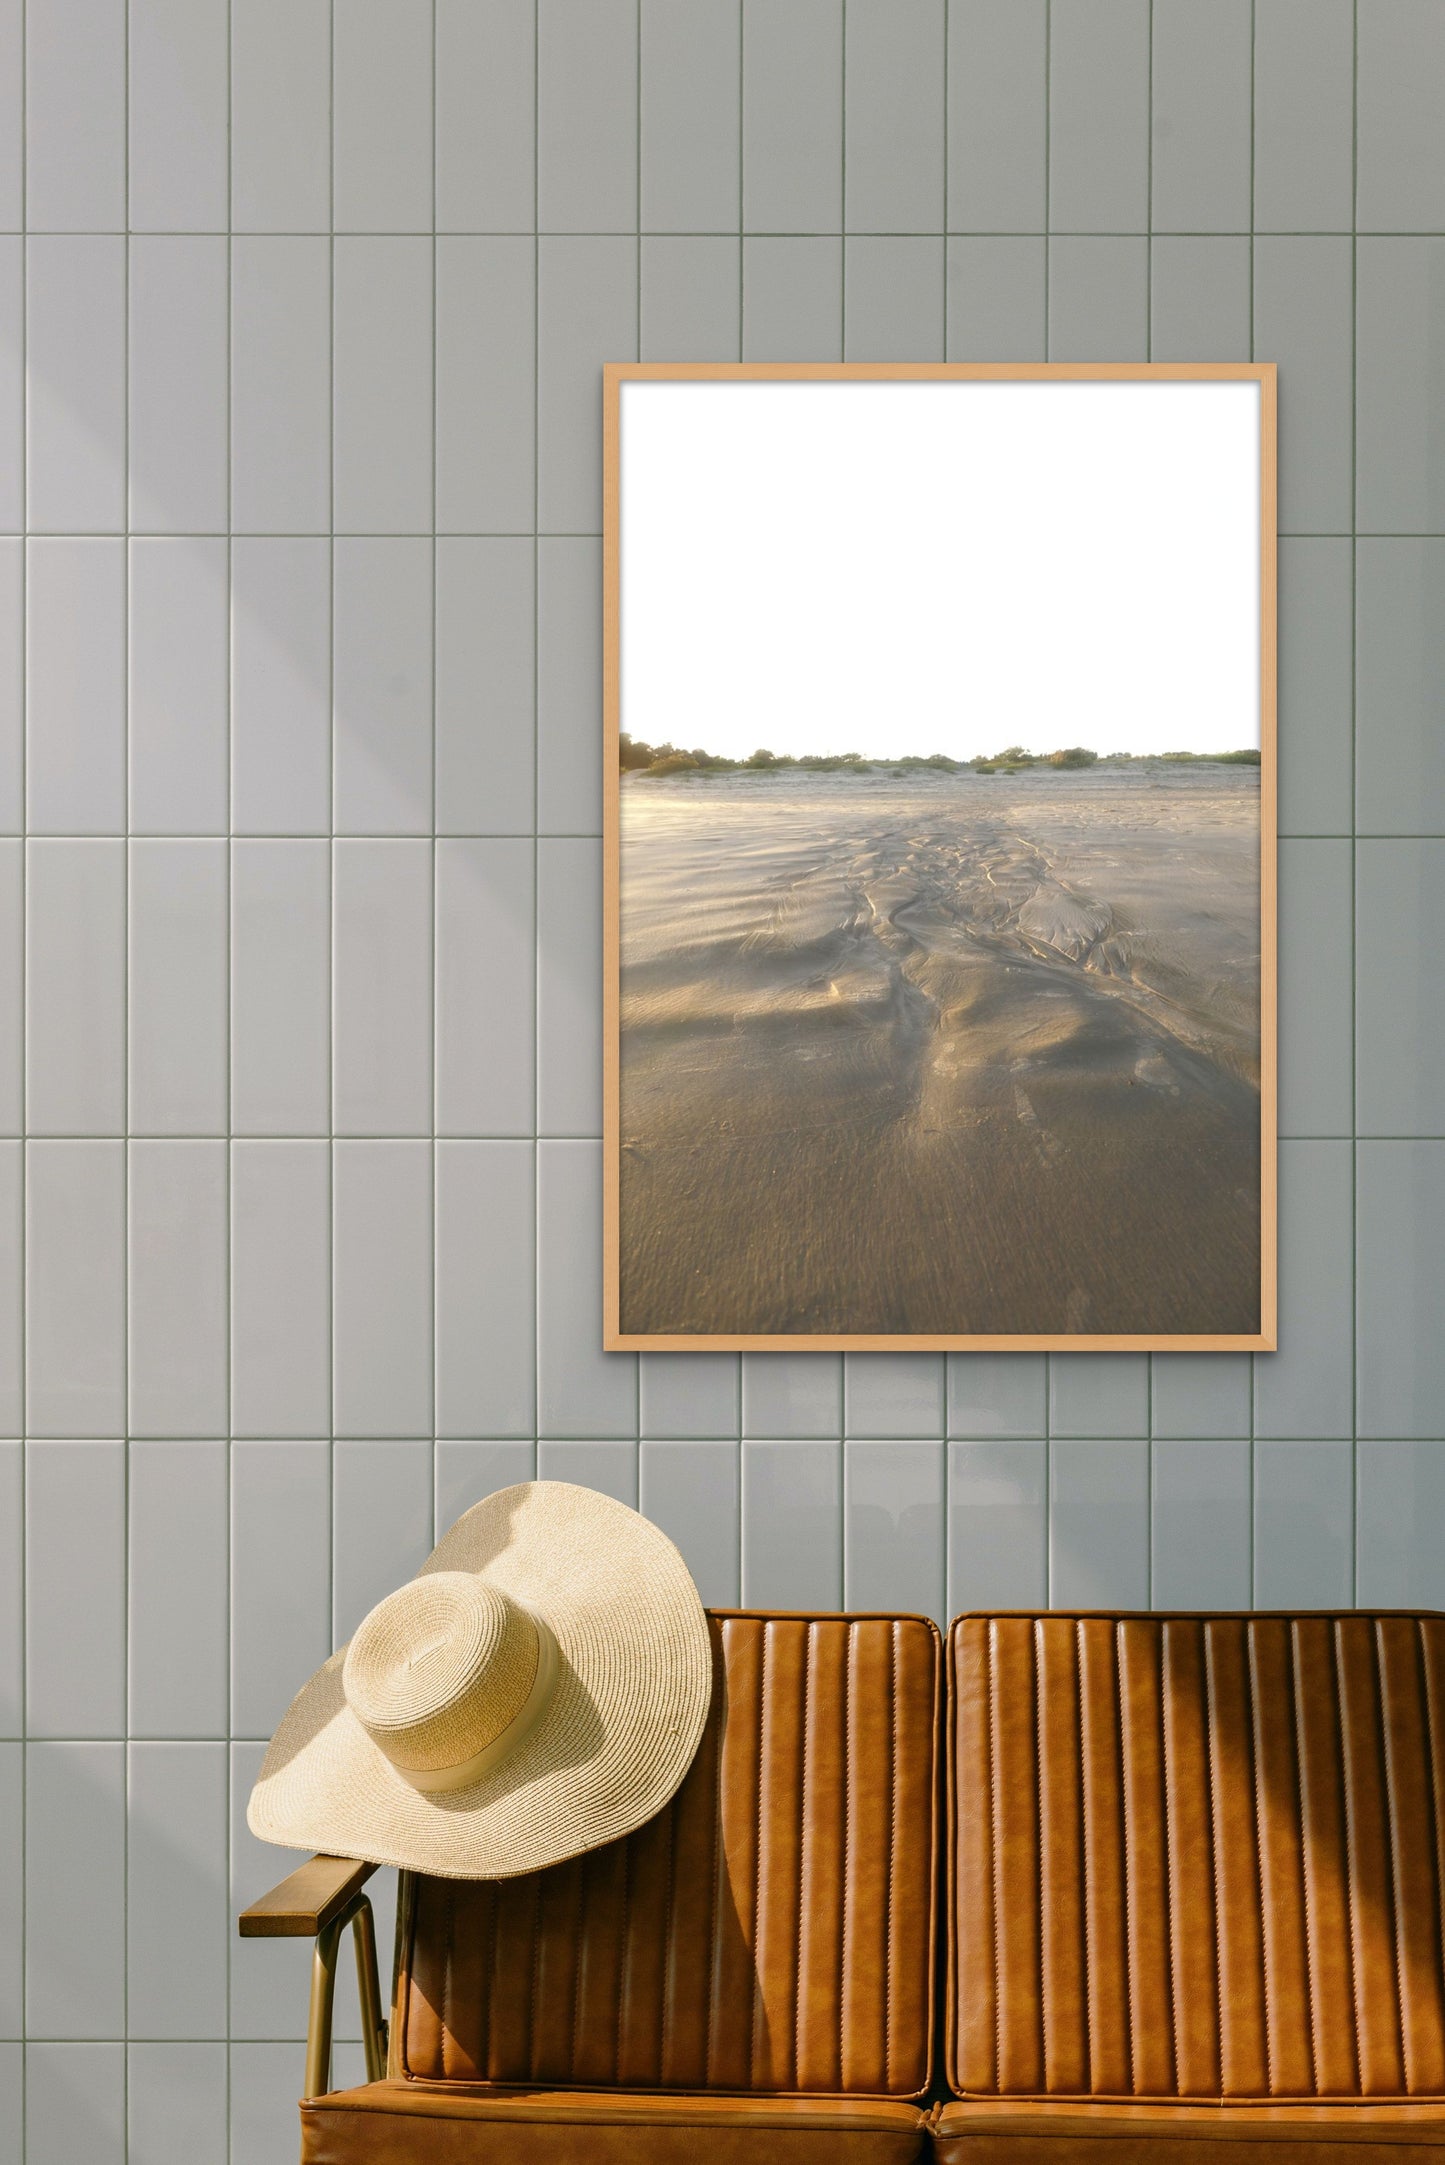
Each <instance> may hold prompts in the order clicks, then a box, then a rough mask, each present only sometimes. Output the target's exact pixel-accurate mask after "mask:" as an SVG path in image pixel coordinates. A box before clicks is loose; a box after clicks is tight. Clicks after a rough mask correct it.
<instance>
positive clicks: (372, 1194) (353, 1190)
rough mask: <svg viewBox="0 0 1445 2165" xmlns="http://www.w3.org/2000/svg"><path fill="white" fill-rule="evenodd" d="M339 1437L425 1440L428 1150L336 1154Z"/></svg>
mask: <svg viewBox="0 0 1445 2165" xmlns="http://www.w3.org/2000/svg"><path fill="white" fill-rule="evenodd" d="M335 1193H336V1201H335V1212H336V1232H335V1252H336V1295H335V1330H336V1355H335V1359H336V1384H335V1403H336V1413H335V1422H336V1427H337V1429H338V1430H339V1431H340V1432H341V1433H342V1434H345V1435H351V1436H416V1435H430V1434H431V1433H432V1318H431V1311H432V1286H431V1274H432V1146H431V1144H430V1143H425V1142H388V1143H378V1142H369V1143H363V1142H339V1143H337V1145H336V1147H335Z"/></svg>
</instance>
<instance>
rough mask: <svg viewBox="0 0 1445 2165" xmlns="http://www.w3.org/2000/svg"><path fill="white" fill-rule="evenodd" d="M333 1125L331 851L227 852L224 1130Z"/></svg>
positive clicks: (312, 844) (281, 847) (275, 845)
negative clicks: (227, 1098)
mask: <svg viewBox="0 0 1445 2165" xmlns="http://www.w3.org/2000/svg"><path fill="white" fill-rule="evenodd" d="M330 1118H331V845H330V843H329V842H321V841H271V840H263V839H262V838H260V837H255V838H253V839H251V840H248V841H238V842H234V843H233V844H232V845H231V1125H232V1130H233V1132H234V1133H235V1134H237V1135H324V1134H326V1133H327V1132H328V1130H329V1127H330Z"/></svg>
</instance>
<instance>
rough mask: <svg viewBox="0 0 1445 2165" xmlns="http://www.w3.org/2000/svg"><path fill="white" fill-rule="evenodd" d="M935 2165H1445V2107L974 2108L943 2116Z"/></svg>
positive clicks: (967, 2103)
mask: <svg viewBox="0 0 1445 2165" xmlns="http://www.w3.org/2000/svg"><path fill="white" fill-rule="evenodd" d="M1221 2144H1225V2145H1227V2147H1226V2148H1224V2149H1221V2148H1220V2145H1221ZM933 2156H934V2157H935V2158H936V2159H937V2160H938V2161H939V2165H1080V2161H1087V2165H1331V2161H1333V2165H1427V2161H1431V2160H1439V2159H1445V2100H1440V2101H1438V2102H1435V2103H1432V2104H1428V2105H1427V2104H1420V2105H1394V2104H1388V2105H1369V2104H1357V2103H1353V2102H1351V2103H1349V2104H1342V2105H1228V2104H1225V2105H1174V2104H1147V2105H1129V2104H1097V2105H1096V2104H1079V2103H1072V2102H1071V2103H1067V2104H1065V2103H1062V2102H1060V2103H1055V2102H1053V2101H1048V2102H1044V2101H1040V2102H1036V2103H1023V2102H1019V2101H1017V2100H1014V2099H1011V2098H1010V2099H1003V2098H979V2099H971V2098H966V2099H959V2100H956V2101H955V2102H953V2103H951V2104H947V2105H945V2106H944V2107H943V2108H942V2110H941V2111H940V2112H939V2113H938V2115H937V2118H936V2122H935V2136H934V2145H933Z"/></svg>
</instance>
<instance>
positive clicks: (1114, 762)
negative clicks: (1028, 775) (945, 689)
mask: <svg viewBox="0 0 1445 2165" xmlns="http://www.w3.org/2000/svg"><path fill="white" fill-rule="evenodd" d="M619 751H620V758H619V762H618V764H619V766H620V767H621V770H622V772H623V773H624V774H637V775H642V776H644V777H645V776H648V775H664V774H773V773H777V772H779V771H781V770H786V769H793V770H795V771H797V772H799V773H803V774H850V773H853V774H871V773H873V772H874V771H875V770H876V769H877V768H879V767H886V768H888V769H890V770H891V772H892V773H893V774H894V775H903V774H908V773H912V772H916V771H917V770H918V769H919V768H928V769H931V770H932V771H933V772H934V773H937V774H1018V773H1020V772H1021V771H1022V770H1023V769H1024V768H1026V767H1055V768H1058V767H1071V768H1077V767H1098V766H1105V767H1131V766H1137V767H1157V766H1165V767H1177V766H1193V765H1206V766H1216V767H1257V766H1258V765H1259V753H1258V752H1248V751H1246V752H1105V753H1103V754H1100V753H1098V752H1091V751H1089V750H1088V749H1087V748H1086V747H1085V746H1084V745H1082V744H1070V745H1067V746H1065V747H1064V749H1063V750H1061V751H1057V752H1029V751H1026V750H1025V749H1024V747H1023V745H1021V744H1010V745H1008V746H1007V747H1006V749H1005V750H1003V751H1002V752H994V753H992V754H990V755H988V756H987V757H985V756H984V755H983V754H980V755H979V756H978V757H977V758H975V759H950V758H949V756H948V754H947V753H946V752H930V753H928V754H927V755H926V756H925V757H919V756H918V755H917V754H913V753H910V754H908V755H907V756H906V757H903V758H884V759H868V758H865V757H864V755H863V753H862V752H803V753H800V754H794V753H792V752H769V751H764V750H759V751H756V752H753V753H750V755H749V756H748V758H746V759H726V758H724V757H723V755H722V754H721V753H719V752H704V751H701V750H698V749H696V748H694V749H693V750H692V751H690V752H685V751H680V750H679V749H678V747H677V746H676V745H675V744H644V743H642V742H641V740H640V739H635V738H632V737H629V736H628V735H627V733H626V731H624V732H623V733H622V736H621V739H620V743H619Z"/></svg>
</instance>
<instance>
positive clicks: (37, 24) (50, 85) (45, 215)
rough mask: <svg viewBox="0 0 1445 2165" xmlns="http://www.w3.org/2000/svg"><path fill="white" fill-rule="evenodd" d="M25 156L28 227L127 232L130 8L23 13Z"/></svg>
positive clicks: (72, 0)
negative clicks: (127, 14) (124, 229)
mask: <svg viewBox="0 0 1445 2165" xmlns="http://www.w3.org/2000/svg"><path fill="white" fill-rule="evenodd" d="M25 150H26V161H25V162H26V174H25V179H26V199H25V209H26V215H27V217H28V218H29V221H30V224H31V225H32V226H38V227H40V228H41V229H42V230H43V229H44V228H46V227H52V228H57V229H59V230H60V231H62V232H72V233H73V232H83V231H86V230H87V229H91V228H95V229H103V228H106V227H109V228H110V229H112V230H114V229H115V228H117V227H121V226H124V224H125V0H53V4H51V5H48V6H46V7H44V8H37V9H35V10H34V11H33V16H32V14H31V11H29V10H27V15H26V25H25Z"/></svg>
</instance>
